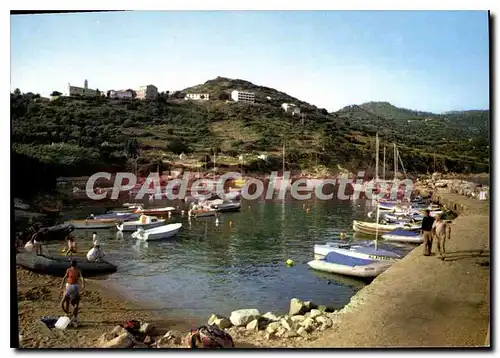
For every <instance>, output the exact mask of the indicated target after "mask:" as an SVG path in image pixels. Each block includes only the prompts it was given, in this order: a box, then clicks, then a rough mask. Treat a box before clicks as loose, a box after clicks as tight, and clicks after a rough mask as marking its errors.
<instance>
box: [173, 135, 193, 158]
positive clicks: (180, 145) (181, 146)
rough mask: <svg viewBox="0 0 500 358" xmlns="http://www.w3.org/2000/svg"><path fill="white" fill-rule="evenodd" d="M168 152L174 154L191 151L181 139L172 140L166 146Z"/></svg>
mask: <svg viewBox="0 0 500 358" xmlns="http://www.w3.org/2000/svg"><path fill="white" fill-rule="evenodd" d="M167 148H168V150H170V151H171V152H172V153H174V154H182V153H189V152H190V151H191V149H190V148H189V146H188V145H187V144H186V142H185V141H184V140H183V139H181V138H174V139H173V140H171V141H170V142H169V143H168V145H167Z"/></svg>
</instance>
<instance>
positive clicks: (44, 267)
mask: <svg viewBox="0 0 500 358" xmlns="http://www.w3.org/2000/svg"><path fill="white" fill-rule="evenodd" d="M72 260H76V262H77V264H76V267H77V268H78V269H79V270H80V271H81V272H82V275H83V277H84V278H87V277H95V276H100V275H106V274H110V273H114V272H116V270H117V267H116V266H115V265H113V264H112V263H109V262H107V261H102V260H101V261H98V262H91V261H88V260H87V259H86V258H80V257H67V256H58V257H48V256H45V255H36V254H34V253H31V252H22V253H19V254H17V255H16V264H17V265H18V266H21V267H23V268H25V269H28V270H30V271H33V272H37V273H41V274H47V275H52V276H59V277H63V276H64V275H65V274H66V270H67V269H68V268H69V267H70V265H71V261H72Z"/></svg>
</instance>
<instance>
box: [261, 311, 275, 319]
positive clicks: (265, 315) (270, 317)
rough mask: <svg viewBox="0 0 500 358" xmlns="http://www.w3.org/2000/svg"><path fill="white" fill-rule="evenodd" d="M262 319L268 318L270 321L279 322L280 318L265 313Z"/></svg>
mask: <svg viewBox="0 0 500 358" xmlns="http://www.w3.org/2000/svg"><path fill="white" fill-rule="evenodd" d="M262 317H264V318H267V319H268V320H270V321H279V317H278V316H276V315H275V314H273V313H271V312H266V313H264V314H263V315H262Z"/></svg>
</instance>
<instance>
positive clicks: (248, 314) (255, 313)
mask: <svg viewBox="0 0 500 358" xmlns="http://www.w3.org/2000/svg"><path fill="white" fill-rule="evenodd" d="M259 316H260V313H259V310H256V309H253V308H249V309H242V310H237V311H233V312H231V317H229V319H230V320H231V323H232V324H234V325H235V326H246V325H247V324H248V323H250V321H253V320H254V319H256V318H258V317H259Z"/></svg>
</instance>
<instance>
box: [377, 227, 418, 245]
mask: <svg viewBox="0 0 500 358" xmlns="http://www.w3.org/2000/svg"><path fill="white" fill-rule="evenodd" d="M382 239H384V240H387V241H394V242H404V243H411V244H420V243H422V242H423V241H424V240H423V238H422V236H421V235H420V233H419V232H418V231H410V230H404V229H401V228H398V229H395V230H393V231H391V232H388V233H386V234H383V235H382Z"/></svg>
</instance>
